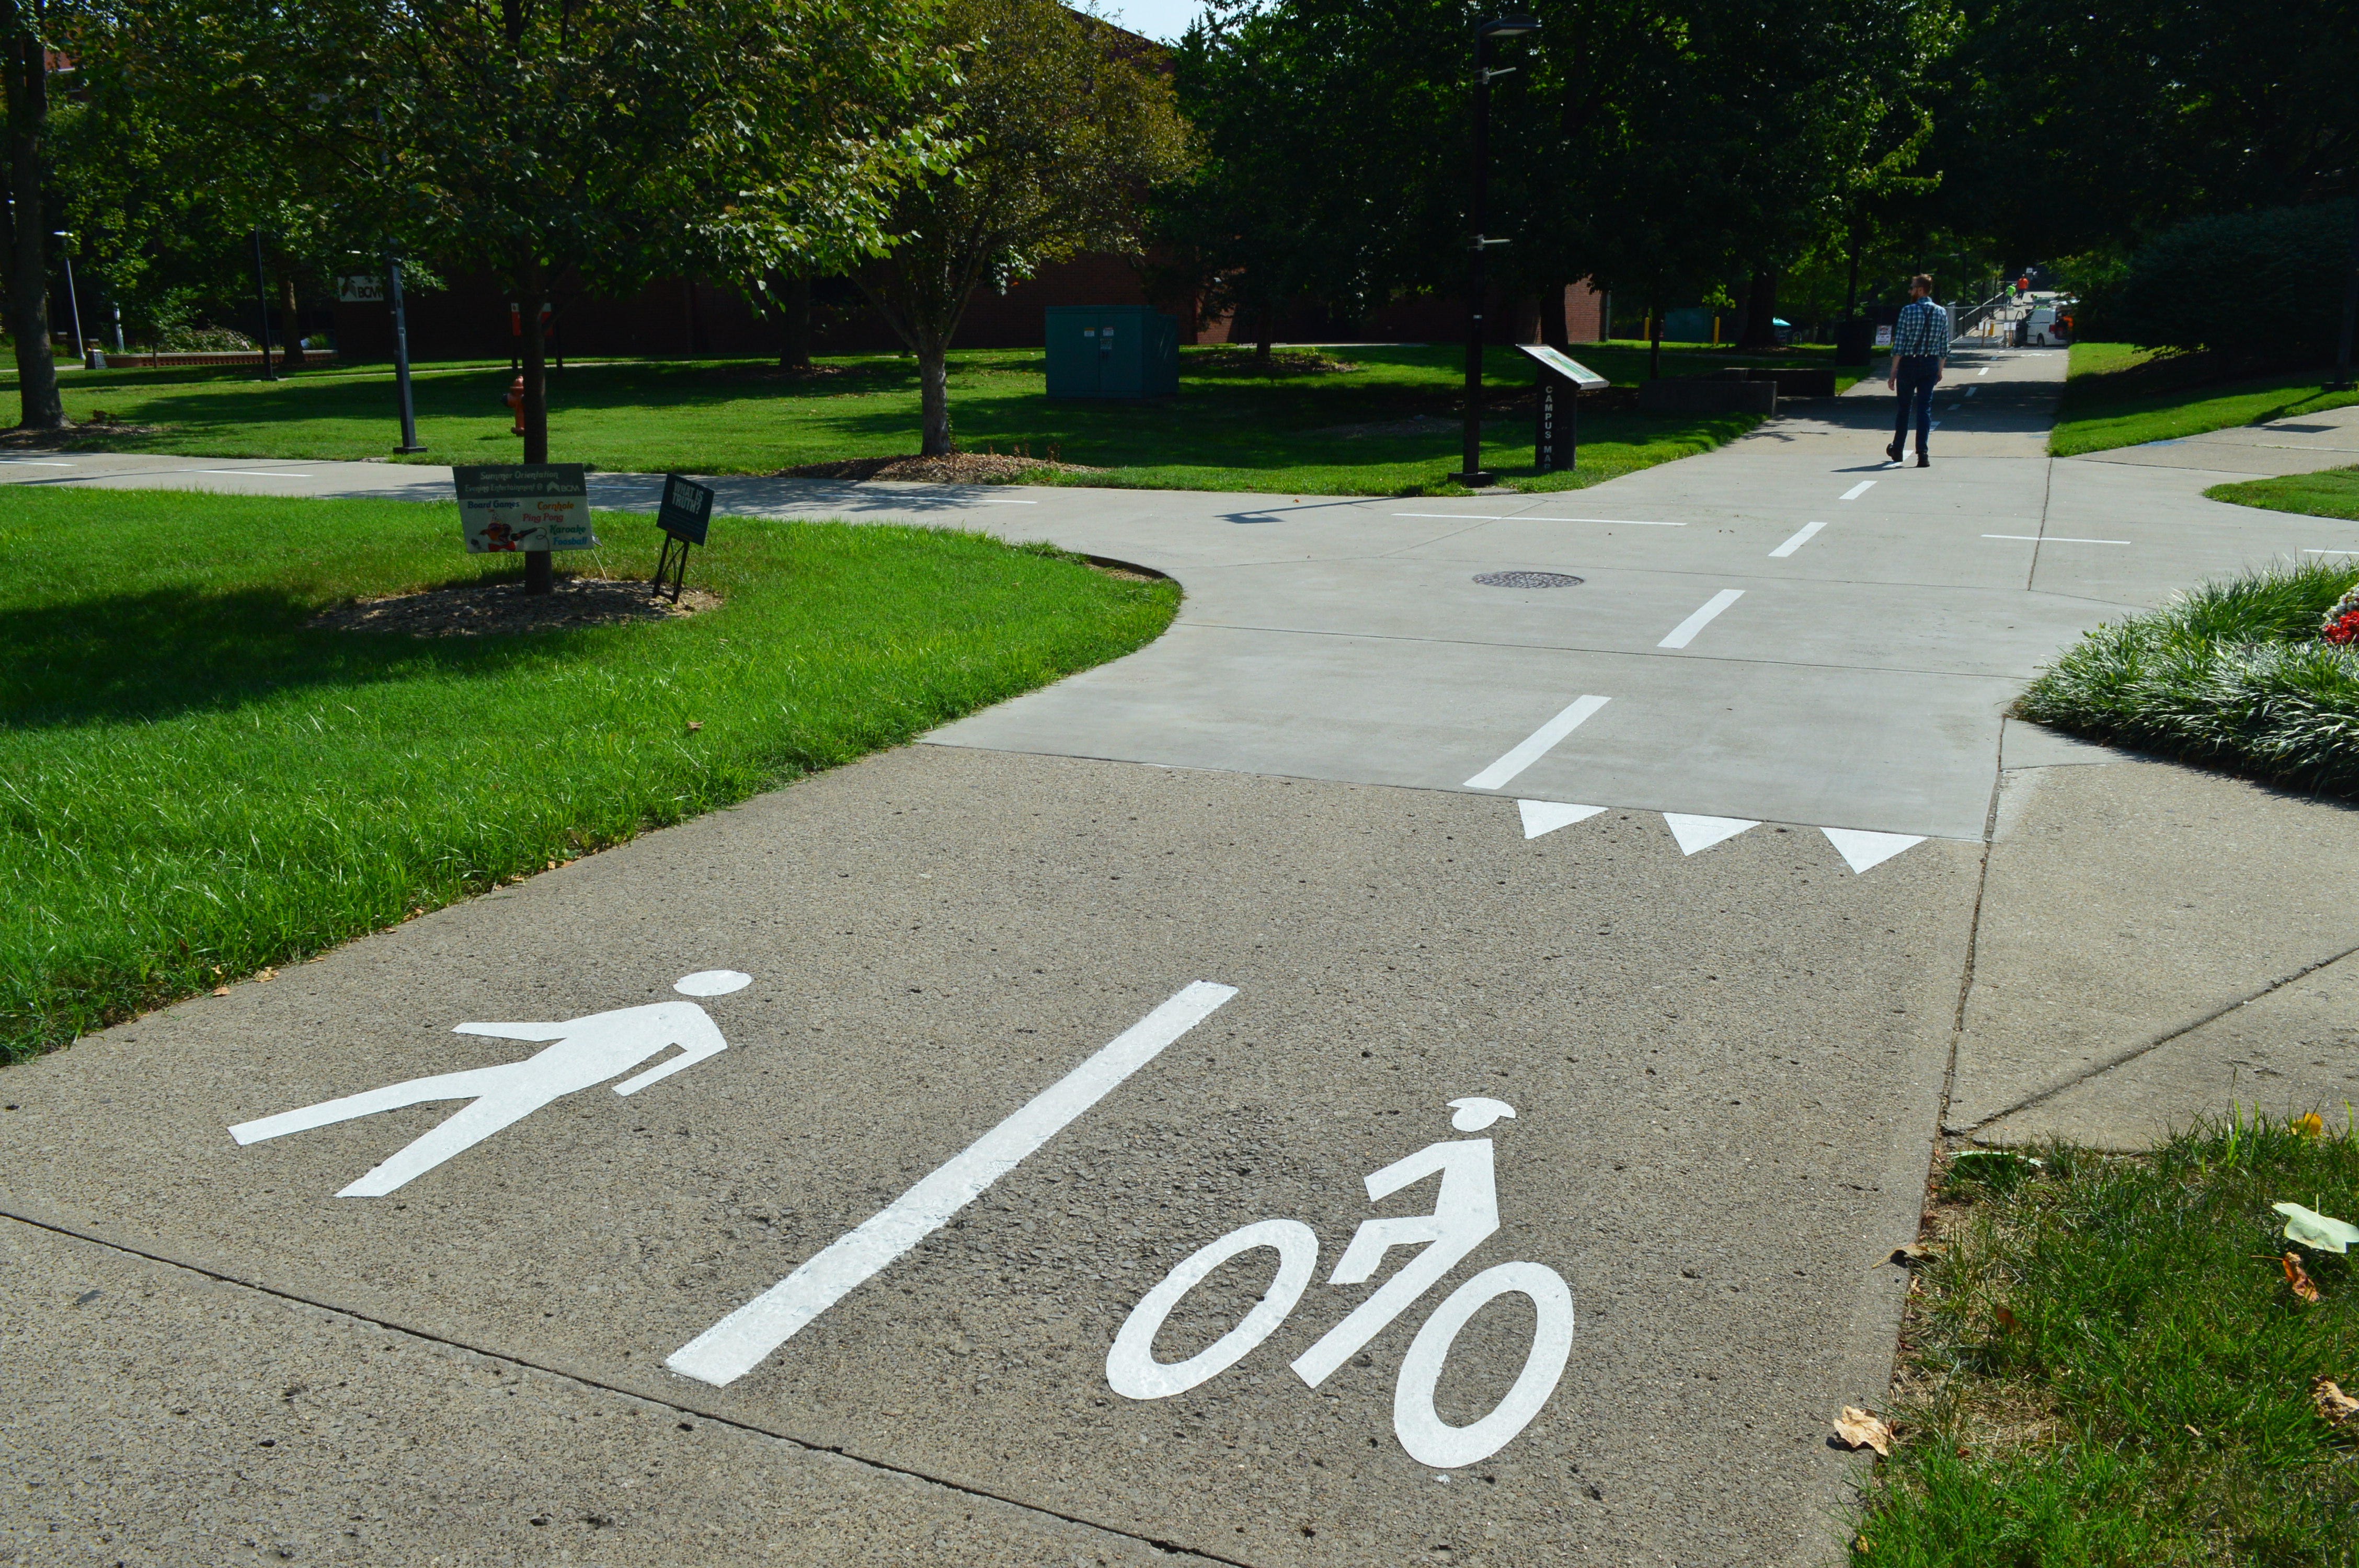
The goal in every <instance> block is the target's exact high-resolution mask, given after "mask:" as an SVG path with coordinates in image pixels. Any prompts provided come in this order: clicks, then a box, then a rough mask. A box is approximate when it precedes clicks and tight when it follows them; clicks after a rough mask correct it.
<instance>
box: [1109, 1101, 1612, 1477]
mask: <svg viewBox="0 0 2359 1568" xmlns="http://www.w3.org/2000/svg"><path fill="white" fill-rule="evenodd" d="M1450 1105H1451V1109H1452V1110H1453V1111H1454V1112H1456V1114H1455V1115H1453V1116H1452V1117H1451V1119H1450V1125H1451V1126H1452V1127H1454V1128H1456V1129H1457V1130H1459V1131H1461V1132H1479V1131H1481V1130H1483V1129H1484V1128H1486V1127H1488V1126H1490V1125H1491V1124H1492V1123H1493V1122H1495V1121H1497V1120H1498V1119H1500V1118H1502V1117H1510V1118H1511V1117H1513V1116H1514V1115H1515V1114H1516V1112H1515V1108H1514V1107H1512V1106H1510V1105H1508V1104H1506V1102H1505V1101H1504V1100H1495V1099H1485V1098H1480V1097H1473V1098H1465V1099H1454V1100H1451V1102H1450ZM1435 1173H1440V1177H1441V1191H1440V1195H1439V1198H1438V1201H1437V1202H1436V1203H1435V1205H1434V1211H1433V1213H1431V1214H1430V1215H1408V1216H1402V1217H1397V1218H1389V1219H1370V1220H1365V1221H1363V1222H1362V1223H1361V1226H1360V1228H1359V1229H1358V1230H1357V1231H1356V1232H1354V1233H1353V1237H1352V1240H1351V1244H1350V1245H1349V1246H1347V1247H1346V1248H1344V1249H1343V1257H1342V1258H1341V1259H1339V1260H1337V1261H1336V1264H1335V1271H1334V1272H1333V1273H1332V1274H1330V1275H1329V1276H1328V1278H1327V1282H1328V1283H1329V1284H1331V1285H1356V1284H1360V1283H1363V1282H1364V1281H1366V1280H1367V1279H1368V1278H1369V1277H1370V1276H1371V1275H1373V1274H1374V1273H1375V1271H1376V1268H1377V1265H1378V1264H1380V1263H1381V1262H1383V1260H1384V1256H1385V1254H1386V1252H1388V1251H1390V1250H1391V1249H1393V1248H1396V1247H1413V1246H1418V1245H1420V1244H1422V1245H1423V1247H1424V1250H1422V1251H1420V1252H1419V1253H1418V1255H1417V1256H1416V1257H1414V1258H1412V1259H1410V1260H1408V1262H1406V1263H1404V1264H1402V1265H1401V1267H1400V1269H1399V1271H1397V1272H1396V1273H1395V1274H1394V1275H1393V1276H1392V1278H1391V1279H1389V1280H1386V1281H1385V1282H1384V1283H1383V1284H1382V1285H1381V1286H1379V1287H1377V1289H1376V1292H1375V1294H1373V1295H1371V1296H1370V1297H1369V1298H1368V1299H1367V1300H1366V1301H1364V1302H1362V1303H1360V1304H1359V1306H1358V1307H1356V1308H1354V1309H1353V1311H1352V1313H1351V1314H1349V1315H1348V1316H1346V1317H1345V1318H1344V1319H1343V1322H1341V1323H1339V1324H1337V1325H1335V1326H1334V1327H1333V1328H1332V1329H1330V1330H1328V1331H1327V1333H1326V1335H1325V1336H1323V1337H1322V1338H1321V1339H1320V1341H1319V1343H1317V1344H1316V1345H1313V1346H1311V1347H1310V1349H1308V1350H1306V1351H1304V1352H1303V1353H1302V1354H1301V1355H1299V1356H1298V1357H1295V1358H1294V1361H1293V1368H1294V1372H1295V1374H1296V1375H1297V1376H1298V1377H1299V1378H1300V1379H1302V1380H1303V1381H1304V1382H1305V1383H1307V1384H1309V1385H1310V1387H1312V1388H1314V1389H1315V1388H1317V1387H1318V1386H1319V1385H1320V1384H1321V1383H1322V1382H1324V1381H1326V1379H1327V1377H1328V1375H1329V1374H1330V1373H1332V1372H1333V1371H1334V1370H1335V1368H1338V1367H1341V1366H1342V1365H1343V1363H1344V1362H1346V1361H1348V1360H1350V1359H1351V1358H1352V1357H1353V1356H1354V1355H1356V1354H1357V1353H1358V1352H1359V1350H1360V1348H1361V1347H1362V1346H1364V1345H1366V1344H1367V1343H1368V1341H1370V1340H1372V1339H1374V1338H1375V1336H1377V1335H1378V1334H1380V1333H1382V1332H1383V1331H1384V1329H1385V1327H1386V1325H1389V1324H1390V1323H1391V1322H1392V1321H1393V1320H1394V1319H1395V1318H1397V1317H1398V1316H1400V1315H1401V1314H1403V1313H1405V1312H1407V1311H1408V1309H1409V1308H1410V1307H1411V1306H1413V1305H1415V1304H1416V1303H1417V1301H1418V1300H1419V1297H1421V1296H1423V1295H1424V1294H1425V1293H1426V1292H1427V1291H1429V1290H1430V1289H1432V1288H1433V1286H1434V1285H1435V1284H1436V1283H1437V1282H1439V1281H1440V1279H1441V1278H1442V1276H1443V1275H1445V1274H1447V1273H1449V1272H1450V1271H1451V1269H1453V1268H1455V1267H1457V1265H1458V1263H1459V1261H1460V1260H1462V1259H1463V1258H1465V1257H1466V1256H1467V1255H1468V1254H1469V1253H1472V1252H1473V1250H1474V1249H1476V1248H1478V1247H1480V1246H1482V1245H1483V1243H1484V1241H1486V1240H1488V1239H1489V1238H1490V1237H1491V1235H1492V1233H1493V1232H1495V1231H1496V1230H1497V1229H1498V1228H1499V1195H1498V1185H1497V1183H1496V1181H1495V1178H1494V1176H1493V1173H1492V1162H1491V1140H1490V1139H1488V1138H1463V1139H1453V1140H1451V1141H1445V1142H1440V1143H1431V1144H1428V1145H1427V1146H1426V1147H1425V1148H1423V1149H1420V1150H1419V1151H1418V1152H1416V1153H1414V1154H1411V1155H1409V1156H1408V1157H1407V1158H1406V1159H1402V1160H1397V1161H1396V1162H1393V1163H1392V1164H1389V1165H1387V1166H1386V1167H1385V1168H1384V1169H1383V1170H1381V1171H1376V1172H1374V1173H1371V1174H1370V1175H1369V1176H1368V1177H1367V1179H1366V1181H1367V1188H1368V1201H1369V1202H1371V1203H1375V1202H1377V1201H1380V1200H1382V1199H1384V1198H1386V1197H1389V1196H1391V1195H1393V1194H1394V1193H1397V1192H1398V1191H1400V1190H1401V1189H1402V1188H1403V1187H1406V1186H1408V1184H1410V1183H1412V1182H1417V1181H1422V1180H1423V1179H1424V1178H1426V1177H1427V1176H1430V1175H1433V1174H1435ZM1258 1247H1267V1248H1271V1249H1275V1250H1276V1251H1277V1258H1278V1262H1277V1277H1276V1278H1275V1279H1274V1280H1272V1281H1270V1286H1269V1289H1268V1291H1267V1292H1265V1293H1264V1295H1263V1296H1262V1298H1261V1301H1260V1303H1258V1304H1256V1306H1255V1307H1254V1309H1253V1310H1252V1311H1251V1312H1249V1313H1247V1314H1245V1319H1244V1321H1242V1322H1240V1323H1239V1324H1238V1325H1236V1326H1235V1327H1234V1328H1232V1329H1231V1330H1229V1332H1228V1333H1226V1334H1224V1335H1223V1336H1221V1337H1220V1338H1219V1339H1218V1340H1216V1341H1214V1342H1213V1343H1212V1345H1211V1346H1207V1347H1206V1348H1205V1349H1203V1350H1201V1351H1199V1352H1198V1353H1197V1354H1196V1355H1194V1356H1191V1357H1189V1358H1188V1359H1186V1360H1185V1361H1177V1362H1169V1363H1166V1362H1162V1361H1158V1360H1157V1359H1155V1336H1156V1335H1157V1333H1158V1332H1159V1331H1160V1330H1161V1329H1162V1327H1163V1324H1164V1320H1165V1319H1167V1318H1169V1316H1170V1315H1171V1313H1172V1310H1173V1309H1174V1308H1175V1307H1177V1306H1178V1305H1179V1304H1180V1299H1181V1298H1182V1297H1184V1296H1186V1295H1187V1293H1188V1292H1190V1291H1191V1290H1193V1289H1195V1288H1196V1286H1198V1285H1199V1284H1201V1283H1202V1282H1203V1281H1204V1280H1205V1279H1206V1277H1207V1276H1209V1275H1210V1274H1211V1273H1212V1271H1213V1270H1215V1269H1217V1268H1219V1267H1220V1266H1221V1265H1222V1264H1223V1263H1225V1262H1227V1261H1228V1260H1230V1259H1232V1258H1234V1257H1236V1256H1238V1255H1239V1254H1240V1253H1244V1252H1250V1251H1252V1250H1253V1249H1256V1248H1258ZM1318 1263H1319V1238H1318V1237H1317V1236H1316V1235H1315V1234H1314V1233H1313V1232H1312V1231H1311V1229H1310V1227H1309V1226H1307V1225H1305V1224H1303V1223H1302V1222H1301V1221H1299V1220H1293V1219H1265V1220H1261V1221H1259V1222H1257V1223H1256V1224H1253V1225H1247V1226H1241V1227H1238V1228H1237V1229H1235V1230H1232V1231H1230V1232H1229V1233H1228V1234H1227V1235H1226V1236H1223V1237H1222V1238H1219V1239H1218V1240H1216V1241H1212V1242H1210V1243H1207V1244H1206V1245H1205V1246H1203V1247H1201V1248H1199V1249H1196V1250H1195V1251H1194V1252H1192V1253H1190V1255H1189V1256H1188V1257H1186V1258H1184V1259H1182V1260H1180V1263H1179V1264H1178V1266H1176V1267H1175V1268H1173V1269H1172V1271H1170V1272H1169V1274H1166V1275H1165V1276H1164V1277H1163V1281H1162V1283H1160V1284H1158V1285H1157V1286H1156V1287H1155V1288H1154V1289H1153V1290H1151V1291H1149V1292H1147V1294H1146V1295H1145V1296H1143V1297H1141V1298H1140V1300H1139V1303H1138V1304H1137V1305H1136V1306H1135V1307H1133V1308H1132V1309H1131V1312H1130V1316H1129V1317H1128V1318H1126V1319H1125V1320H1124V1322H1123V1325H1122V1331H1121V1332H1120V1333H1118V1334H1116V1335H1115V1336H1114V1348H1113V1349H1111V1350H1110V1351H1108V1352H1107V1353H1106V1381H1107V1382H1108V1383H1110V1384H1111V1385H1113V1388H1114V1392H1115V1393H1118V1394H1120V1395H1122V1396H1123V1397H1124V1398H1125V1399H1133V1400H1160V1399H1169V1398H1170V1397H1171V1396H1172V1395H1173V1394H1180V1393H1185V1392H1187V1391H1188V1390H1190V1389H1192V1388H1194V1387H1196V1385H1198V1384H1199V1383H1202V1382H1205V1381H1207V1380H1208V1379H1212V1378H1215V1377H1217V1376H1219V1375H1220V1374H1221V1373H1223V1372H1224V1371H1226V1370H1227V1369H1228V1368H1230V1367H1232V1366H1234V1365H1235V1364H1236V1363H1237V1362H1238V1361H1239V1360H1241V1359H1243V1358H1244V1357H1245V1355H1246V1354H1248V1353H1249V1352H1250V1351H1252V1350H1253V1349H1254V1348H1255V1346H1258V1345H1260V1344H1261V1342H1262V1341H1263V1340H1265V1339H1267V1338H1268V1337H1269V1336H1271V1335H1272V1334H1274V1333H1276V1332H1277V1326H1278V1325H1280V1324H1282V1323H1284V1322H1285V1321H1286V1317H1287V1314H1288V1313H1290V1312H1292V1311H1293V1310H1294V1308H1295V1303H1298V1302H1299V1301H1300V1300H1301V1299H1302V1292H1303V1291H1304V1290H1305V1288H1307V1287H1308V1286H1309V1285H1310V1276H1311V1274H1312V1272H1313V1271H1315V1270H1316V1269H1317V1267H1318ZM1515 1292H1520V1293H1522V1294H1523V1295H1525V1296H1527V1297H1528V1298H1530V1301H1531V1303H1532V1307H1533V1311H1534V1314H1535V1316H1536V1323H1535V1326H1534V1328H1533V1332H1532V1347H1531V1349H1530V1351H1529V1352H1528V1353H1527V1355H1526V1356H1525V1357H1524V1367H1523V1370H1522V1371H1521V1372H1520V1373H1519V1374H1518V1375H1517V1378H1516V1381H1515V1385H1514V1386H1513V1387H1512V1388H1510V1389H1509V1390H1507V1395H1506V1398H1505V1399H1503V1400H1500V1401H1499V1403H1498V1404H1497V1405H1496V1406H1495V1407H1494V1408H1493V1410H1492V1411H1491V1413H1490V1414H1488V1415H1486V1416H1484V1417H1483V1418H1482V1419H1481V1420H1479V1421H1475V1422H1469V1423H1468V1424H1467V1425H1465V1426H1451V1425H1450V1424H1449V1423H1448V1422H1444V1421H1443V1420H1442V1419H1441V1417H1440V1414H1438V1413H1437V1412H1436V1411H1435V1410H1434V1408H1433V1391H1434V1387H1435V1385H1436V1384H1437V1383H1439V1382H1440V1379H1441V1368H1442V1364H1443V1363H1444V1362H1446V1361H1447V1360H1448V1359H1449V1358H1450V1351H1451V1346H1453V1345H1455V1344H1456V1343H1457V1340H1458V1335H1459V1332H1460V1331H1461V1330H1462V1329H1463V1328H1464V1327H1465V1326H1466V1325H1467V1323H1468V1322H1469V1320H1471V1319H1472V1318H1473V1316H1474V1314H1476V1313H1478V1312H1480V1311H1482V1310H1483V1308H1484V1307H1485V1306H1487V1305H1488V1304H1490V1303H1492V1302H1494V1301H1495V1300H1497V1299H1498V1298H1499V1297H1501V1296H1504V1295H1508V1294H1511V1293H1515ZM1571 1354H1572V1291H1571V1288H1570V1287H1569V1286H1567V1285H1566V1284H1565V1282H1564V1279H1563V1276H1561V1275H1560V1274H1559V1273H1558V1272H1557V1271H1555V1270H1553V1269H1550V1268H1547V1267H1544V1266H1543V1265H1541V1264H1538V1263H1526V1262H1513V1263H1500V1264H1497V1265H1495V1267H1492V1268H1489V1269H1485V1270H1484V1271H1482V1272H1481V1273H1479V1274H1477V1275H1475V1276H1474V1277H1473V1279H1471V1280H1469V1281H1466V1282H1465V1283H1464V1284H1462V1285H1461V1286H1459V1287H1458V1288H1457V1289H1456V1290H1454V1291H1452V1292H1451V1293H1450V1294H1449V1295H1448V1296H1447V1297H1446V1298H1444V1299H1443V1301H1442V1303H1441V1304H1440V1306H1438V1307H1436V1308H1435V1309H1434V1310H1433V1314H1432V1315H1431V1316H1430V1317H1428V1318H1427V1319H1426V1320H1425V1325H1424V1326H1423V1327H1421V1328H1419V1330H1418V1332H1417V1337H1416V1338H1415V1339H1414V1340H1413V1341H1411V1342H1410V1345H1409V1347H1408V1355H1407V1356H1405V1357H1402V1359H1401V1366H1400V1374H1399V1376H1398V1378H1397V1379H1396V1380H1395V1383H1394V1386H1393V1433H1394V1435H1396V1436H1397V1437H1398V1438H1399V1439H1400V1445H1401V1447H1402V1448H1404V1449H1406V1450H1407V1451H1408V1455H1409V1457H1410V1458H1412V1459H1415V1460H1417V1461H1418V1462H1419V1464H1422V1465H1431V1466H1432V1467H1434V1468H1435V1469H1438V1470H1451V1469H1456V1468H1458V1467H1460V1466H1462V1465H1473V1464H1476V1463H1479V1462H1480V1461H1482V1460H1484V1459H1487V1458H1489V1457H1490V1456H1491V1455H1492V1454H1496V1453H1497V1452H1498V1451H1499V1450H1500V1449H1502V1448H1504V1447H1506V1445H1507V1444H1508V1443H1510V1442H1511V1441H1513V1440H1514V1438H1515V1436H1516V1434H1517V1433H1519V1432H1521V1431H1523V1430H1524V1428H1525V1427H1526V1426H1527V1425H1528V1424H1529V1423H1530V1422H1531V1420H1532V1418H1533V1417H1534V1416H1536V1415H1538V1414H1539V1412H1540V1409H1541V1407H1542V1406H1544V1405H1546V1404H1547V1403H1548V1400H1549V1395H1550V1394H1552V1393H1554V1392H1555V1391H1556V1385H1557V1379H1560V1378H1561V1377H1562V1376H1563V1375H1564V1364H1565V1361H1566V1359H1567V1358H1568V1357H1570V1356H1571Z"/></svg>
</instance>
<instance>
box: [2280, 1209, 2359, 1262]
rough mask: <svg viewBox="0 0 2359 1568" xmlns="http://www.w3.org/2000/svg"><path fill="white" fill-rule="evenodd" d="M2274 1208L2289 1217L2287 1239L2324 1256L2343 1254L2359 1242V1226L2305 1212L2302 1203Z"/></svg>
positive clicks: (2311, 1210)
mask: <svg viewBox="0 0 2359 1568" xmlns="http://www.w3.org/2000/svg"><path fill="white" fill-rule="evenodd" d="M2270 1207H2271V1208H2274V1209H2275V1210H2277V1213H2279V1214H2281V1215H2283V1216H2285V1217H2286V1227H2285V1237H2286V1239H2287V1240H2288V1241H2291V1242H2294V1243H2295V1244H2297V1245H2299V1246H2302V1247H2309V1248H2312V1249H2316V1250H2318V1251H2321V1252H2342V1251H2344V1250H2347V1249H2349V1248H2350V1246H2351V1244H2352V1243H2353V1242H2354V1241H2359V1225H2353V1224H2352V1223H2351V1222H2350V1221H2348V1220H2342V1219H2337V1218H2335V1217H2333V1216H2332V1215H2331V1214H2321V1213H2319V1212H2318V1211H2317V1210H2316V1209H2309V1208H2304V1207H2302V1206H2301V1205H2299V1204H2298V1203H2281V1204H2271V1205H2270Z"/></svg>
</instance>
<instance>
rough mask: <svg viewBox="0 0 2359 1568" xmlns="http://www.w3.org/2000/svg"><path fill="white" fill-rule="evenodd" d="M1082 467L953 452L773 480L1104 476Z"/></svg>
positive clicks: (855, 463) (798, 472)
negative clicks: (1038, 475) (1058, 475)
mask: <svg viewBox="0 0 2359 1568" xmlns="http://www.w3.org/2000/svg"><path fill="white" fill-rule="evenodd" d="M1107 471H1108V470H1104V469H1093V468H1090V467H1087V466H1085V465H1083V464H1082V463H1052V462H1049V461H1048V460H1046V459H1043V458H1019V457H1013V456H1010V455H1009V454H1007V453H1006V452H952V453H951V454H949V455H948V456H947V457H939V458H926V457H919V456H917V455H915V454H910V455H908V456H903V457H892V458H844V459H842V460H838V461H836V462H832V463H804V464H802V465H800V466H799V467H796V468H790V469H780V470H777V472H776V473H773V474H772V475H770V477H771V478H772V479H843V480H851V481H854V482H855V483H856V482H859V481H864V480H872V479H883V480H908V481H920V482H923V483H929V484H1006V483H1008V482H1009V481H1014V480H1020V479H1022V478H1023V477H1024V476H1025V475H1027V474H1032V473H1104V472H1107Z"/></svg>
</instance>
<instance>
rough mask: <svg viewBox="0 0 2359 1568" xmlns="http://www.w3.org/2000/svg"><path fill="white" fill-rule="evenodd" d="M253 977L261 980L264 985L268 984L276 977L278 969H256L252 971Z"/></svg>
mask: <svg viewBox="0 0 2359 1568" xmlns="http://www.w3.org/2000/svg"><path fill="white" fill-rule="evenodd" d="M254 978H255V979H257V980H259V981H261V982H262V983H263V984H264V985H268V984H269V983H270V982H271V981H273V980H275V979H277V978H278V971H277V970H276V969H256V970H255V972H254Z"/></svg>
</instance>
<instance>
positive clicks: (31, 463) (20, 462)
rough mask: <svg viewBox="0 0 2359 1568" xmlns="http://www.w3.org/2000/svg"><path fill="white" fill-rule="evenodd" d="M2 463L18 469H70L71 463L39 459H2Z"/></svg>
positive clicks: (0, 461)
mask: <svg viewBox="0 0 2359 1568" xmlns="http://www.w3.org/2000/svg"><path fill="white" fill-rule="evenodd" d="M0 463H5V464H7V465H8V466H9V467H10V468H18V469H70V468H71V467H73V464H71V463H52V462H45V461H43V460H41V459H39V458H0Z"/></svg>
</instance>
